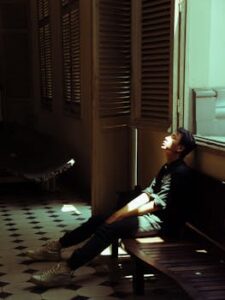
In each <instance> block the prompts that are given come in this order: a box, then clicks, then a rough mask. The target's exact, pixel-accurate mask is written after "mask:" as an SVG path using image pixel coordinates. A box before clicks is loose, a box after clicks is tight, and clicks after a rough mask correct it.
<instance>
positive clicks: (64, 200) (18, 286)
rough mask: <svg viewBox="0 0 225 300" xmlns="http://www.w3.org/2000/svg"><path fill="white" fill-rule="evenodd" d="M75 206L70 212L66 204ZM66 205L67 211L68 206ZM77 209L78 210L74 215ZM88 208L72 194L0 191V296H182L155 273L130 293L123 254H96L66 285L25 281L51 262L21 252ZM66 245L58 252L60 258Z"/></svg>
mask: <svg viewBox="0 0 225 300" xmlns="http://www.w3.org/2000/svg"><path fill="white" fill-rule="evenodd" d="M70 204H71V205H74V206H75V208H76V209H77V211H76V209H75V210H72V211H71V210H70V208H71V207H69V206H68V205H70ZM68 208H69V209H68ZM78 211H79V212H80V214H78ZM90 214H91V209H90V206H89V205H87V204H85V203H84V202H83V201H81V200H80V199H79V198H78V197H74V196H69V197H68V195H67V196H66V197H65V196H62V193H61V195H60V194H58V195H57V194H54V195H53V194H51V195H50V194H43V193H42V194H40V193H36V191H34V192H33V191H32V190H31V191H26V192H25V191H21V190H16V191H14V192H11V193H7V194H4V193H1V194H0V218H1V219H0V220H1V221H0V222H1V229H0V230H1V231H0V299H7V300H41V299H42V300H53V299H54V300H85V299H90V300H91V299H92V300H94V299H99V300H116V299H127V300H128V299H154V300H163V299H167V300H173V299H174V300H184V299H186V296H185V294H184V293H183V292H182V291H181V290H180V289H179V288H177V286H175V285H174V284H173V283H171V282H170V281H168V279H166V278H164V277H163V276H161V275H157V274H152V275H151V276H150V277H148V278H147V279H146V281H147V282H146V294H145V296H134V295H133V293H132V285H131V276H130V274H131V263H130V259H129V257H127V258H125V257H121V258H120V259H119V263H118V262H115V261H113V260H112V259H111V258H110V257H109V256H103V255H101V256H99V257H97V258H96V259H95V260H94V261H92V262H91V263H90V264H88V265H87V266H84V267H81V268H80V269H79V270H77V271H76V272H75V274H74V282H73V284H71V286H67V287H58V288H49V289H48V288H43V287H37V286H35V285H34V284H32V283H31V282H29V279H30V276H31V274H33V273H34V272H37V271H40V270H44V269H47V268H48V267H49V266H52V265H53V263H46V262H45V263H44V262H32V261H31V260H29V259H28V258H26V257H25V256H24V251H25V250H26V249H27V248H35V247H39V246H41V245H42V244H43V243H45V242H46V241H48V240H50V239H54V238H58V237H59V236H60V235H62V234H63V233H64V232H65V231H66V230H70V229H72V228H74V227H75V226H78V225H79V224H80V223H81V222H84V221H85V220H86V219H88V217H89V216H90ZM70 252H71V249H67V250H66V251H64V252H63V257H64V259H66V257H68V256H69V255H70Z"/></svg>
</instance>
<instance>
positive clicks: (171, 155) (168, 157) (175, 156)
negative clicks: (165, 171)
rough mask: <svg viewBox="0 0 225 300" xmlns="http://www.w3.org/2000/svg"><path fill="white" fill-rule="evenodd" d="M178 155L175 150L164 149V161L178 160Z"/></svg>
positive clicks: (168, 162)
mask: <svg viewBox="0 0 225 300" xmlns="http://www.w3.org/2000/svg"><path fill="white" fill-rule="evenodd" d="M179 158H180V155H179V154H178V153H176V152H171V151H166V163H167V164H171V163H172V162H173V161H175V160H178V159H179Z"/></svg>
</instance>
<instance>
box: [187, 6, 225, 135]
mask: <svg viewBox="0 0 225 300" xmlns="http://www.w3.org/2000/svg"><path fill="white" fill-rule="evenodd" d="M224 28H225V1H224V0H187V27H186V30H187V40H186V70H185V97H184V102H185V103H184V107H185V111H184V120H185V124H184V125H185V126H186V127H188V128H191V127H192V124H193V123H195V122H194V119H193V118H194V115H193V114H194V103H193V97H192V89H193V88H215V87H225V34H224ZM207 109H209V110H210V109H211V106H209V107H208V108H207ZM218 122H219V123H223V122H224V124H217V123H218ZM208 125H209V126H208V128H210V129H212V132H209V134H208V135H212V134H213V135H216V136H220V135H223V133H224V131H223V133H222V132H215V131H217V130H219V128H222V127H223V125H224V127H225V119H224V120H221V119H220V120H217V119H216V118H214V119H213V120H212V124H211V125H210V124H208ZM217 125H218V126H217ZM205 129H206V128H205ZM206 135H207V134H206Z"/></svg>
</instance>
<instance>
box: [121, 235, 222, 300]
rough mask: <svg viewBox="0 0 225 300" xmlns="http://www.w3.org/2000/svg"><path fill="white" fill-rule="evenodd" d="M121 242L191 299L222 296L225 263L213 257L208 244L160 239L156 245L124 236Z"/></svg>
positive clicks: (128, 250)
mask: <svg viewBox="0 0 225 300" xmlns="http://www.w3.org/2000/svg"><path fill="white" fill-rule="evenodd" d="M142 240H143V242H144V243H142V242H141V241H142ZM149 241H150V240H149ZM123 245H124V248H125V250H126V251H127V252H128V253H130V254H131V255H132V256H134V257H136V258H138V259H140V260H141V261H143V262H145V263H146V264H147V265H149V266H151V267H153V268H155V269H157V270H159V271H161V272H162V273H164V274H166V275H168V276H170V277H171V278H173V279H174V280H176V282H178V283H179V284H180V286H181V287H182V288H183V289H184V290H185V291H186V292H187V293H188V294H189V296H191V297H192V298H193V299H199V300H200V299H204V300H205V299H213V298H211V297H215V295H217V297H221V295H222V296H223V297H224V298H223V299H225V288H224V286H225V263H224V262H223V260H222V259H221V260H220V259H219V258H215V256H214V255H212V254H211V252H210V249H208V248H207V245H204V244H202V243H196V242H189V241H187V242H186V241H185V242H181V243H177V242H174V243H173V242H168V243H167V242H164V243H163V242H162V243H160V247H158V246H159V245H156V244H154V243H151V242H149V243H146V240H145V238H143V239H125V240H123ZM139 280H140V278H139ZM207 282H211V284H210V285H209V284H208V285H207ZM206 287H207V288H206ZM215 299H217V298H215ZM218 299H220V298H218Z"/></svg>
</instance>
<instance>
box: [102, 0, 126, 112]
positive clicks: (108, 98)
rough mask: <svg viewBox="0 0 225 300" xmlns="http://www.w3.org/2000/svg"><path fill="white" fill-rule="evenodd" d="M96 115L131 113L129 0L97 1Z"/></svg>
mask: <svg viewBox="0 0 225 300" xmlns="http://www.w3.org/2000/svg"><path fill="white" fill-rule="evenodd" d="M99 15H100V17H99V49H98V53H99V115H100V117H101V118H107V117H113V118H116V117H118V116H122V115H129V114H130V89H131V4H130V1H129V0H123V1H118V0H100V5H99Z"/></svg>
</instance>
